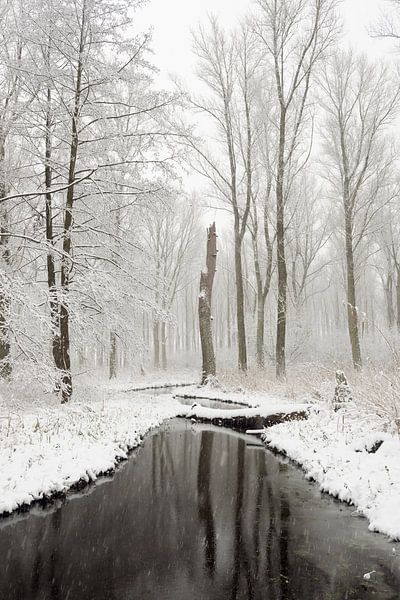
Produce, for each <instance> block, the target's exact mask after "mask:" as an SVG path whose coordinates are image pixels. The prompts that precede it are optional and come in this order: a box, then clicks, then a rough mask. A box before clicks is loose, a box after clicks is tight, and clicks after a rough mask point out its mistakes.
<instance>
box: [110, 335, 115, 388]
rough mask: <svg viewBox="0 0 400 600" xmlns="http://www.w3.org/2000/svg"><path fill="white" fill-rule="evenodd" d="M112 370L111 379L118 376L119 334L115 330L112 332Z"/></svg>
mask: <svg viewBox="0 0 400 600" xmlns="http://www.w3.org/2000/svg"><path fill="white" fill-rule="evenodd" d="M109 366H110V371H109V379H115V377H116V376H117V336H116V335H115V332H114V331H111V333H110V365H109Z"/></svg>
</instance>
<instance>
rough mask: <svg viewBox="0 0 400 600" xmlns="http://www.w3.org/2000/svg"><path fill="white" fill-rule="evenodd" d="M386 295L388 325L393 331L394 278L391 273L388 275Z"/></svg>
mask: <svg viewBox="0 0 400 600" xmlns="http://www.w3.org/2000/svg"><path fill="white" fill-rule="evenodd" d="M385 295H386V308H387V319H388V325H389V328H390V329H391V328H392V327H393V325H394V306H393V277H392V274H391V273H388V276H387V279H386V286H385Z"/></svg>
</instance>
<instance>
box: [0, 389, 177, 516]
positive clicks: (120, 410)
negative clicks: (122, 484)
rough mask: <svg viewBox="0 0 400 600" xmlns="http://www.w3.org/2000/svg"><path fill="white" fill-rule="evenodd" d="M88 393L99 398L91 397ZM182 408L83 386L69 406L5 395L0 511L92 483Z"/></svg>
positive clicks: (0, 417)
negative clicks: (152, 430) (75, 486)
mask: <svg viewBox="0 0 400 600" xmlns="http://www.w3.org/2000/svg"><path fill="white" fill-rule="evenodd" d="M90 396H94V399H93V400H92V399H91V398H90ZM181 409H182V406H181V405H180V404H179V402H178V401H176V400H174V399H173V398H172V396H171V395H169V394H165V395H162V396H158V397H152V396H151V395H150V394H142V395H141V394H139V393H136V394H135V395H134V397H133V395H130V394H127V393H124V394H122V393H116V392H115V391H114V390H106V391H100V390H99V389H92V390H88V389H82V390H81V391H78V392H77V393H76V395H75V400H73V401H72V402H71V403H70V404H69V405H63V406H61V405H59V404H58V403H57V400H56V399H55V398H54V397H53V396H52V395H49V396H48V398H47V399H41V400H37V401H32V398H31V399H30V400H29V401H28V400H26V401H24V400H21V399H15V398H14V399H12V400H10V398H9V397H6V396H5V394H4V393H2V396H1V397H0V514H1V513H5V512H11V511H13V510H15V509H17V508H18V507H20V506H23V505H29V504H31V503H32V502H34V501H35V500H40V499H42V498H43V497H46V496H51V495H53V494H55V493H59V492H61V493H63V492H66V491H67V490H68V489H70V488H71V487H73V486H74V485H75V484H77V483H78V482H80V481H85V482H90V481H94V480H95V479H96V478H97V477H98V476H99V475H100V474H102V473H106V472H108V471H110V470H112V469H114V467H115V466H116V464H117V462H119V461H120V460H123V459H125V458H127V454H128V452H129V450H131V449H133V448H135V447H136V446H138V445H139V444H140V442H141V440H142V438H143V436H144V435H145V434H146V433H147V432H148V431H149V430H150V429H151V428H153V427H157V426H158V425H160V424H161V423H162V422H163V421H164V420H165V419H167V418H170V417H174V416H176V415H177V414H178V413H179V412H181Z"/></svg>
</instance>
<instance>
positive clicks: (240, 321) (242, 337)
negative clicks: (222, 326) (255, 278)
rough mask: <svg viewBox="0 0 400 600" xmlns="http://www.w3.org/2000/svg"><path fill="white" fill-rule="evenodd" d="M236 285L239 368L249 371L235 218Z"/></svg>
mask: <svg viewBox="0 0 400 600" xmlns="http://www.w3.org/2000/svg"><path fill="white" fill-rule="evenodd" d="M235 284H236V321H237V343H238V366H239V370H240V371H246V370H247V348H246V324H245V318H244V289H243V267H242V239H241V237H240V233H239V221H238V219H236V216H235Z"/></svg>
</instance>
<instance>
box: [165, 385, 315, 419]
mask: <svg viewBox="0 0 400 600" xmlns="http://www.w3.org/2000/svg"><path fill="white" fill-rule="evenodd" d="M175 396H176V397H177V398H193V400H194V401H196V400H198V401H199V402H200V403H201V400H202V399H205V400H217V401H218V402H226V403H227V404H241V405H243V406H246V407H249V408H258V409H260V411H261V414H262V415H264V414H265V415H270V414H274V413H278V412H291V411H293V410H297V409H299V406H300V407H304V406H306V405H305V404H304V403H303V402H292V401H290V400H287V399H286V398H283V397H282V395H281V396H278V395H273V394H270V393H267V392H249V391H246V390H243V389H240V390H235V391H230V390H227V389H224V388H219V387H214V386H211V385H208V386H203V387H202V386H200V385H197V386H191V387H185V389H183V390H182V391H178V392H177V393H176V394H175ZM294 407H296V408H294ZM227 408H229V407H227ZM257 414H260V412H258V413H257Z"/></svg>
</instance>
